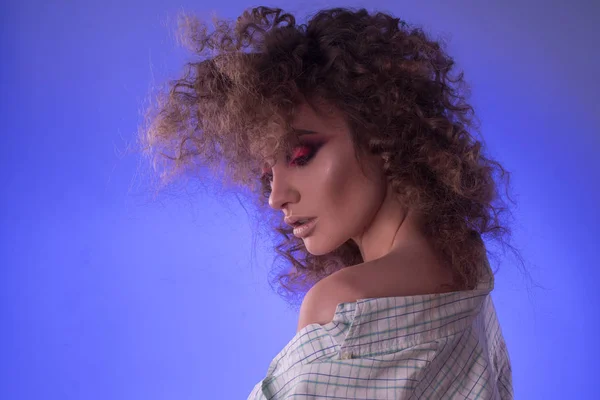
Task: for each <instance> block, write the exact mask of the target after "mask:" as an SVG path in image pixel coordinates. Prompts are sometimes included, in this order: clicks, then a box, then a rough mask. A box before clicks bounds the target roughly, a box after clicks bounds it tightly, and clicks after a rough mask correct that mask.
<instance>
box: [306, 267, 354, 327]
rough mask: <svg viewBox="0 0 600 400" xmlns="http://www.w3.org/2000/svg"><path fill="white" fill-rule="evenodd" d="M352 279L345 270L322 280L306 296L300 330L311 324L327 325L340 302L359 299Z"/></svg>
mask: <svg viewBox="0 0 600 400" xmlns="http://www.w3.org/2000/svg"><path fill="white" fill-rule="evenodd" d="M359 298H360V297H359V296H358V293H357V291H356V290H355V287H354V285H353V284H352V280H351V279H350V277H349V276H348V275H347V274H346V273H345V271H344V270H340V271H337V272H336V273H334V274H332V275H330V276H328V277H326V278H324V279H322V280H320V281H319V282H318V283H316V284H315V285H314V286H313V287H312V288H311V289H310V290H309V291H308V292H307V293H306V296H304V300H303V301H302V306H301V307H300V315H299V317H298V330H297V331H300V330H301V329H302V328H304V327H306V326H307V325H310V324H320V325H325V324H327V323H329V322H331V320H332V319H333V315H334V314H335V309H336V308H337V306H338V304H340V303H346V302H353V301H356V300H357V299H359Z"/></svg>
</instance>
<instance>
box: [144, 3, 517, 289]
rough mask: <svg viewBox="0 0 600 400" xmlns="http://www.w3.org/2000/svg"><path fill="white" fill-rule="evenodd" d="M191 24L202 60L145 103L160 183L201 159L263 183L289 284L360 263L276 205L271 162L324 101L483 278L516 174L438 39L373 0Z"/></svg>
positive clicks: (249, 183) (244, 182)
mask: <svg viewBox="0 0 600 400" xmlns="http://www.w3.org/2000/svg"><path fill="white" fill-rule="evenodd" d="M181 22H182V24H181V25H180V28H181V31H180V32H181V33H182V34H181V38H182V39H183V40H184V41H185V42H186V44H187V45H188V46H189V47H190V48H191V49H192V50H193V53H194V55H195V56H196V57H198V59H197V60H195V61H193V62H189V63H188V64H187V65H186V70H185V73H184V75H183V76H182V77H181V78H179V79H177V80H174V81H171V82H170V83H169V88H168V90H166V91H163V92H162V93H161V94H159V96H158V97H157V101H156V102H155V104H153V105H152V107H150V108H149V109H148V113H147V114H146V115H147V119H146V122H147V124H146V126H145V128H144V130H143V131H142V132H141V135H140V139H141V142H142V147H143V148H144V150H145V151H146V152H147V153H148V154H149V155H150V156H151V157H152V159H153V161H154V165H155V167H156V168H158V165H160V166H161V168H162V175H161V176H162V178H163V180H162V182H163V184H167V183H168V182H171V181H172V180H173V179H175V178H176V177H177V176H180V175H181V174H183V173H184V172H186V171H188V172H189V168H188V167H194V166H198V165H204V166H208V167H210V168H211V169H213V171H221V172H223V176H224V177H225V178H226V179H228V180H229V181H231V182H234V183H235V184H237V185H240V186H241V187H243V188H248V189H249V190H250V193H252V194H254V195H255V198H256V199H257V200H258V203H257V204H258V206H259V209H261V210H262V211H261V212H264V215H268V217H265V218H264V219H263V221H265V222H266V223H268V224H269V225H270V226H271V228H272V229H273V230H274V231H275V232H277V234H278V235H279V240H280V241H279V243H278V244H277V245H276V246H275V250H276V252H277V253H278V254H279V255H280V256H281V257H283V259H284V260H285V261H286V267H285V268H284V269H283V270H281V271H278V273H277V274H275V277H274V280H273V282H277V283H279V284H280V288H281V289H283V291H281V292H280V293H281V294H284V295H286V297H288V298H294V297H296V298H298V297H297V296H295V295H298V294H300V295H301V294H302V292H303V291H306V289H307V288H309V287H311V286H312V285H313V284H314V283H316V282H317V281H319V280H320V279H322V278H324V277H326V276H328V275H330V274H331V273H333V272H335V271H337V270H339V269H341V268H344V267H346V266H350V265H355V264H357V263H360V262H362V261H363V260H362V258H361V254H360V251H359V249H358V247H357V246H356V244H355V243H354V242H353V241H351V240H348V242H346V243H344V244H343V245H342V246H340V247H339V248H338V249H336V250H335V251H333V252H331V253H330V254H326V255H320V256H314V255H311V254H310V253H308V252H307V250H306V248H305V247H304V244H303V241H302V240H301V239H298V238H296V237H294V236H293V235H292V228H291V227H289V226H287V225H284V224H282V215H281V213H280V212H279V213H277V214H275V213H273V212H272V211H270V210H268V208H269V207H268V206H267V202H268V197H269V185H268V183H265V182H263V181H262V178H261V176H262V166H263V165H264V163H265V160H268V159H270V158H272V157H273V156H274V154H276V153H277V152H279V151H288V150H289V149H290V148H292V147H293V143H294V140H295V136H294V133H293V129H292V126H291V122H292V119H293V117H294V115H295V110H296V109H297V106H298V104H299V103H300V102H301V101H308V102H309V103H311V102H313V101H314V100H316V99H321V100H324V101H326V102H327V103H328V104H331V105H332V106H334V107H335V108H336V109H337V110H339V112H341V115H343V116H344V117H345V119H346V121H347V122H348V126H349V127H350V130H351V137H352V141H353V143H354V146H355V149H356V156H357V159H360V155H361V154H365V153H371V154H376V155H380V156H381V157H382V159H383V160H384V172H385V175H386V176H387V178H388V181H389V182H390V183H391V185H392V187H393V189H394V190H395V191H396V192H397V194H398V197H399V199H400V200H401V202H402V204H403V205H404V206H406V207H407V208H411V209H414V210H416V211H418V212H419V214H421V215H423V216H424V221H423V232H424V233H425V234H426V235H427V236H428V237H429V238H431V241H432V243H433V244H434V246H435V248H436V250H437V251H438V252H439V253H440V254H442V255H443V256H444V257H445V259H446V260H447V262H448V265H451V267H452V268H453V272H454V274H455V276H456V279H457V282H458V283H459V286H460V287H461V288H463V289H469V288H473V287H474V286H475V285H476V283H477V282H478V280H479V278H480V274H481V272H482V268H481V266H482V263H483V262H484V260H485V258H486V248H485V246H484V245H482V244H483V239H484V238H490V239H496V240H499V241H502V242H503V243H504V239H505V238H506V237H507V236H508V235H509V234H510V230H509V228H508V227H507V226H506V225H504V224H503V222H502V220H501V218H500V216H501V215H502V214H503V213H504V212H506V211H508V210H507V208H506V207H505V206H504V204H505V203H504V202H503V201H502V197H501V196H500V193H499V190H498V188H499V187H500V184H501V183H503V182H505V183H506V184H508V178H509V174H508V172H506V171H505V170H504V169H503V167H502V166H501V165H500V164H499V163H498V162H497V161H494V160H492V159H490V158H489V157H486V156H485V155H484V153H483V145H482V142H481V141H478V140H476V139H475V136H474V133H475V132H476V131H477V130H478V126H477V123H476V119H475V114H474V109H473V107H472V106H471V105H469V104H468V103H467V102H466V97H467V96H468V93H469V91H468V87H467V85H466V83H465V82H464V80H463V73H462V72H461V73H458V74H457V73H454V64H455V62H454V60H453V59H452V58H451V57H450V56H449V55H448V54H446V52H445V50H444V48H443V46H442V44H443V42H442V41H435V40H432V39H430V38H429V37H428V35H427V34H426V33H425V32H424V31H423V30H422V29H420V28H417V27H411V26H409V25H408V24H407V23H406V22H404V21H401V20H400V19H399V18H395V17H393V16H391V15H388V14H386V13H382V12H377V13H369V12H367V11H366V10H365V9H358V10H353V9H348V8H333V9H328V10H322V11H319V12H317V13H316V14H315V15H313V16H312V17H311V18H310V19H309V20H308V22H307V23H306V24H297V23H296V18H295V17H294V16H292V15H291V14H289V13H285V12H284V11H283V10H281V9H278V8H267V7H257V8H253V9H251V10H247V11H245V12H244V13H243V14H242V15H241V16H240V17H239V18H238V19H237V21H235V22H233V21H226V20H215V21H214V23H215V24H214V30H212V31H210V30H209V29H208V26H207V24H206V23H204V22H201V21H200V20H199V19H198V18H197V17H193V16H189V15H185V16H184V18H182V20H181ZM507 187H508V185H507ZM507 193H508V192H507ZM269 213H271V214H269Z"/></svg>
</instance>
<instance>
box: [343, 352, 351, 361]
mask: <svg viewBox="0 0 600 400" xmlns="http://www.w3.org/2000/svg"><path fill="white" fill-rule="evenodd" d="M350 358H352V354H351V353H346V352H344V353H342V356H341V359H342V360H348V359H350Z"/></svg>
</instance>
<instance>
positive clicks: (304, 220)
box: [294, 218, 314, 228]
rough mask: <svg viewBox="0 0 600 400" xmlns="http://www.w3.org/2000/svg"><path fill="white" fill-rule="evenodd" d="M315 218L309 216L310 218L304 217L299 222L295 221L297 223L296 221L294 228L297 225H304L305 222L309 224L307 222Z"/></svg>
mask: <svg viewBox="0 0 600 400" xmlns="http://www.w3.org/2000/svg"><path fill="white" fill-rule="evenodd" d="M313 219H314V218H309V219H303V220H300V221H298V222H295V223H294V228H297V227H299V226H302V225H304V224H307V223H309V222H310V221H312V220H313Z"/></svg>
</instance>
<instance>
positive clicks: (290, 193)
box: [265, 103, 387, 255]
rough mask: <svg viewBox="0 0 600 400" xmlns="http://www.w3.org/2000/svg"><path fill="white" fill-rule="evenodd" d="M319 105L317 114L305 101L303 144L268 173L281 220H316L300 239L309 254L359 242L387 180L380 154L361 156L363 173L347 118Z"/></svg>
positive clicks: (299, 118) (300, 126) (299, 124)
mask: <svg viewBox="0 0 600 400" xmlns="http://www.w3.org/2000/svg"><path fill="white" fill-rule="evenodd" d="M315 106H316V107H318V109H319V113H316V112H315V110H313V109H312V107H311V106H310V105H308V104H307V103H305V104H304V105H302V106H301V107H300V108H299V110H298V113H297V114H296V118H295V119H294V123H293V127H294V128H295V129H296V130H298V131H299V133H300V134H301V136H300V144H299V145H298V146H297V147H296V148H295V149H294V151H293V153H292V154H289V155H287V156H280V157H278V158H277V161H276V162H275V164H274V165H273V166H272V167H271V168H270V169H267V170H265V172H266V174H267V177H268V178H270V179H272V180H271V194H270V197H269V205H270V206H271V207H272V208H274V209H276V210H282V211H283V213H282V219H283V218H284V217H303V218H315V221H314V222H313V224H314V225H313V228H311V230H310V233H309V234H308V235H307V236H305V237H302V240H303V241H304V244H305V246H306V249H307V250H308V251H309V252H310V253H311V254H314V255H323V254H327V253H330V252H332V251H334V250H335V249H336V248H338V247H339V246H341V245H342V244H344V243H345V242H346V241H348V240H349V239H354V240H355V242H356V243H357V244H359V246H361V243H362V241H363V240H362V238H363V236H364V234H365V232H366V231H368V229H369V226H370V225H371V224H372V222H373V220H374V219H375V216H376V215H377V213H378V211H379V210H380V208H381V205H382V203H383V202H384V200H385V198H386V191H387V184H386V180H385V177H384V174H383V172H382V169H381V168H382V161H381V158H380V157H376V156H372V155H368V156H366V157H363V158H362V160H363V162H366V163H367V165H366V166H365V168H364V172H363V171H362V170H361V168H360V166H359V164H358V161H357V160H356V158H355V156H354V148H353V144H352V139H351V137H350V132H349V127H348V126H347V124H346V122H345V121H344V119H343V118H342V117H341V116H340V115H339V114H338V113H335V112H327V113H325V112H323V111H325V110H327V109H326V108H321V106H323V107H324V106H325V105H324V103H317V104H316V105H315ZM321 110H323V111H321ZM365 173H366V174H367V176H365ZM361 251H362V249H361Z"/></svg>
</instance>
